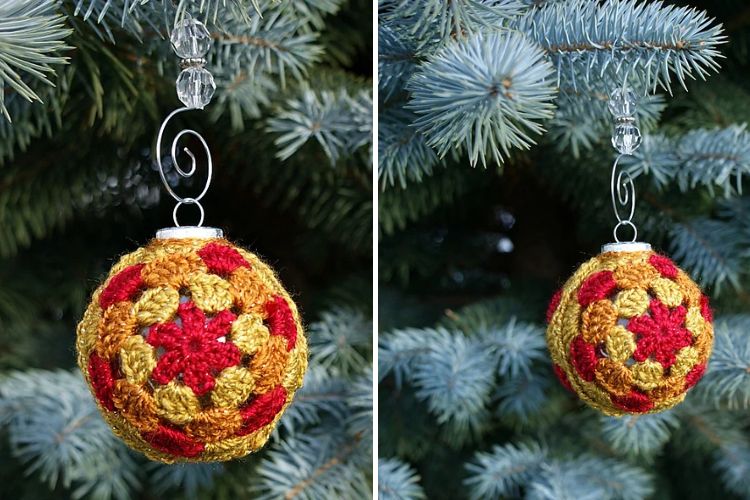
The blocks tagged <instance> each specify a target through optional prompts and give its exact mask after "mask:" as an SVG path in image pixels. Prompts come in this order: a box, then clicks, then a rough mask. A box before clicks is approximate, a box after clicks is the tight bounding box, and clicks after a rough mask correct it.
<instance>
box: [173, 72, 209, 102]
mask: <svg viewBox="0 0 750 500" xmlns="http://www.w3.org/2000/svg"><path fill="white" fill-rule="evenodd" d="M215 91H216V83H214V77H213V76H212V75H211V73H209V72H208V70H206V69H205V68H200V67H190V68H187V69H184V70H182V73H180V76H179V77H178V78H177V97H179V98H180V101H182V103H183V104H184V105H185V106H187V107H188V108H197V109H203V108H204V107H205V106H206V105H207V104H208V103H209V102H211V98H212V97H213V96H214V92H215Z"/></svg>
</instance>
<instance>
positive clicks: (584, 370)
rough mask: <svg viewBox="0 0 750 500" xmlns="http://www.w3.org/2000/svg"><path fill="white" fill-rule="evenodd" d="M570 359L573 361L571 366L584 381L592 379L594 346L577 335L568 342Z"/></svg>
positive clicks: (594, 363) (594, 356)
mask: <svg viewBox="0 0 750 500" xmlns="http://www.w3.org/2000/svg"><path fill="white" fill-rule="evenodd" d="M570 359H571V361H572V362H573V368H575V369H576V371H577V372H578V374H579V375H580V376H581V378H582V379H583V380H585V381H586V382H591V381H593V380H594V369H595V368H596V349H594V346H593V345H591V344H589V343H588V342H586V341H585V340H583V337H582V336H581V335H579V336H578V337H576V338H574V339H573V342H571V343H570Z"/></svg>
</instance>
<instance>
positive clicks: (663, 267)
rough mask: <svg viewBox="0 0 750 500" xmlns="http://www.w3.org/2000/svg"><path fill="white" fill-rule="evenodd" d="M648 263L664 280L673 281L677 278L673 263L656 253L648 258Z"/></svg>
mask: <svg viewBox="0 0 750 500" xmlns="http://www.w3.org/2000/svg"><path fill="white" fill-rule="evenodd" d="M648 263H649V264H651V265H652V266H653V267H654V269H656V270H657V271H659V274H661V275H662V276H664V277H665V278H670V279H675V278H676V277H677V266H675V265H674V262H672V261H671V260H669V259H668V258H667V257H664V256H663V255H659V254H656V253H655V254H653V255H652V256H651V257H649V258H648Z"/></svg>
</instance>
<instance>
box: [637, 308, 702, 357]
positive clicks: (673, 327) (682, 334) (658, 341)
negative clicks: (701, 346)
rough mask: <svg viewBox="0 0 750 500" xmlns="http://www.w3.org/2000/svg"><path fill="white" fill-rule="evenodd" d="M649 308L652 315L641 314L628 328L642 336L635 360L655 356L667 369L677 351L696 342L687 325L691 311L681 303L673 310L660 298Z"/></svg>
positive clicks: (638, 340) (638, 339)
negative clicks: (686, 318) (686, 321)
mask: <svg viewBox="0 0 750 500" xmlns="http://www.w3.org/2000/svg"><path fill="white" fill-rule="evenodd" d="M649 308H650V309H651V316H645V315H644V316H639V317H637V318H633V319H632V320H630V322H629V323H628V330H630V331H631V332H633V333H635V334H636V335H637V336H638V337H637V339H636V346H637V347H636V349H635V352H634V353H633V359H635V360H636V361H645V360H646V359H648V358H649V357H651V356H653V358H654V359H655V360H656V361H658V362H659V363H661V365H662V366H663V367H664V368H669V367H670V366H672V365H673V364H674V362H675V360H676V354H677V351H679V350H680V349H682V348H683V347H687V346H689V345H691V344H692V343H693V336H692V334H691V333H690V332H689V331H688V330H687V329H686V328H685V326H684V325H685V316H686V315H687V310H686V309H685V307H684V306H679V307H676V308H674V309H672V311H670V310H669V309H668V308H667V306H665V305H664V304H663V303H662V302H661V301H659V300H658V299H653V300H651V304H650V305H649Z"/></svg>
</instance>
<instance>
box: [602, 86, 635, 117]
mask: <svg viewBox="0 0 750 500" xmlns="http://www.w3.org/2000/svg"><path fill="white" fill-rule="evenodd" d="M637 103H638V98H637V97H636V95H635V92H633V91H632V90H630V89H622V88H618V89H615V90H614V91H613V92H612V94H611V95H610V96H609V112H610V113H612V114H613V115H614V117H615V118H622V117H626V116H635V106H636V104H637Z"/></svg>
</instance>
